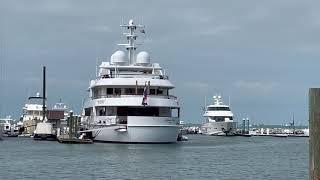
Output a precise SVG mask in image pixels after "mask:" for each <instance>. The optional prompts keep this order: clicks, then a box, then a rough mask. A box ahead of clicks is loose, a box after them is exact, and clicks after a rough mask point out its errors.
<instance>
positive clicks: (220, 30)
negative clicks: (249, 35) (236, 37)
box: [200, 24, 240, 36]
mask: <svg viewBox="0 0 320 180" xmlns="http://www.w3.org/2000/svg"><path fill="white" fill-rule="evenodd" d="M239 29H240V27H239V26H234V25H224V24H222V25H218V26H216V27H212V28H206V29H203V31H201V32H200V35H207V36H216V35H220V34H225V33H228V32H232V31H237V30H239Z"/></svg>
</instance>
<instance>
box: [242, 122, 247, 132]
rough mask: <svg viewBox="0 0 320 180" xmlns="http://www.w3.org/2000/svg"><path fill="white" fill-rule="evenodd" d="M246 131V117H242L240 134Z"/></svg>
mask: <svg viewBox="0 0 320 180" xmlns="http://www.w3.org/2000/svg"><path fill="white" fill-rule="evenodd" d="M245 133H246V119H245V118H243V119H242V134H245Z"/></svg>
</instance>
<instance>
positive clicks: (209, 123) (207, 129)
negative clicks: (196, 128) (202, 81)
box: [201, 96, 237, 136]
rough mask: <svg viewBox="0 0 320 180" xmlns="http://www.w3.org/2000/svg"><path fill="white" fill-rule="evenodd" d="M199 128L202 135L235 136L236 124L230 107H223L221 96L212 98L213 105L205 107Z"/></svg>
mask: <svg viewBox="0 0 320 180" xmlns="http://www.w3.org/2000/svg"><path fill="white" fill-rule="evenodd" d="M203 117H205V118H206V121H205V123H204V124H203V125H202V127H201V131H202V134H206V135H212V136H232V135H235V134H236V130H237V129H236V122H234V121H233V113H232V112H231V110H230V107H229V106H227V105H224V104H223V102H222V97H221V96H213V104H212V105H209V106H207V107H206V110H205V113H204V114H203Z"/></svg>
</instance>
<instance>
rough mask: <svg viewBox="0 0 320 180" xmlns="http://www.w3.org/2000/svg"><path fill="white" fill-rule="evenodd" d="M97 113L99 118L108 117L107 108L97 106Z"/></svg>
mask: <svg viewBox="0 0 320 180" xmlns="http://www.w3.org/2000/svg"><path fill="white" fill-rule="evenodd" d="M96 111H97V116H106V115H107V112H106V107H105V106H97V107H96Z"/></svg>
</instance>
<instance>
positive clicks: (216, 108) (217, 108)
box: [208, 107, 230, 111]
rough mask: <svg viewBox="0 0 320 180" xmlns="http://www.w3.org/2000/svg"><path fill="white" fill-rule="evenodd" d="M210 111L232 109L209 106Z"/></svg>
mask: <svg viewBox="0 0 320 180" xmlns="http://www.w3.org/2000/svg"><path fill="white" fill-rule="evenodd" d="M208 111H230V108H229V107H208Z"/></svg>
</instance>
